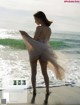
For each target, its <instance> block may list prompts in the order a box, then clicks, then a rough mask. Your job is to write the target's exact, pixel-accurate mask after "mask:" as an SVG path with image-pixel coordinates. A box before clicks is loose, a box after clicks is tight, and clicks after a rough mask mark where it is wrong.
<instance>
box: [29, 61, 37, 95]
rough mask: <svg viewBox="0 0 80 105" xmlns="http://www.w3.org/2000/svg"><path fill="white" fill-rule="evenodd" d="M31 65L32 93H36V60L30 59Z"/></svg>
mask: <svg viewBox="0 0 80 105" xmlns="http://www.w3.org/2000/svg"><path fill="white" fill-rule="evenodd" d="M30 65H31V82H32V87H33V94H36V74H37V70H36V68H37V60H32V61H31V60H30Z"/></svg>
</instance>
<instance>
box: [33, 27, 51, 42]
mask: <svg viewBox="0 0 80 105" xmlns="http://www.w3.org/2000/svg"><path fill="white" fill-rule="evenodd" d="M50 35H51V29H50V28H49V27H47V26H38V27H37V28H36V32H35V35H34V39H35V40H37V41H40V42H43V43H46V42H48V41H49V39H50Z"/></svg>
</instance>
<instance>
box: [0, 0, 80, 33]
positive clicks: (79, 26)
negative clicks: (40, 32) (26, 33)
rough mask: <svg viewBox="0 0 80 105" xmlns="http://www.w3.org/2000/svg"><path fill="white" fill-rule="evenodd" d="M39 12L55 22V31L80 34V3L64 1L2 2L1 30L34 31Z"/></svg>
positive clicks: (31, 0) (4, 0)
mask: <svg viewBox="0 0 80 105" xmlns="http://www.w3.org/2000/svg"><path fill="white" fill-rule="evenodd" d="M39 10H41V11H43V12H45V14H46V15H47V17H48V19H49V20H52V21H53V23H54V24H52V26H51V27H52V30H53V31H77V32H80V3H64V1H63V0H0V28H14V29H25V30H28V29H29V30H33V29H34V26H35V23H34V18H33V14H34V13H35V12H37V11H39Z"/></svg>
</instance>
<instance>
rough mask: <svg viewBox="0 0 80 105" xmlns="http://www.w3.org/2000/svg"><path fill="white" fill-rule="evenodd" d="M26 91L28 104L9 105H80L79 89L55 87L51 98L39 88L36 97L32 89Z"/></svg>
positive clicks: (13, 104) (51, 89)
mask: <svg viewBox="0 0 80 105" xmlns="http://www.w3.org/2000/svg"><path fill="white" fill-rule="evenodd" d="M26 91H27V103H8V104H7V105H80V88H79V87H70V86H61V87H53V88H50V91H51V94H50V95H49V96H48V95H46V94H45V88H37V94H36V96H33V95H32V89H28V90H25V92H26ZM21 97H22V96H21ZM24 98H25V97H24Z"/></svg>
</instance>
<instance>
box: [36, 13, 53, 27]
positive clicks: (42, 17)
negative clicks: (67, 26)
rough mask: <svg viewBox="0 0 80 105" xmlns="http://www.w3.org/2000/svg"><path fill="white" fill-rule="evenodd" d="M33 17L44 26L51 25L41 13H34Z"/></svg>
mask: <svg viewBox="0 0 80 105" xmlns="http://www.w3.org/2000/svg"><path fill="white" fill-rule="evenodd" d="M34 17H37V18H39V19H41V20H42V21H43V22H44V23H45V25H46V26H50V25H51V23H52V22H51V21H49V20H48V19H47V17H46V15H45V14H44V13H43V12H42V11H39V12H37V13H35V14H34Z"/></svg>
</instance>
